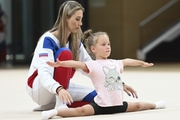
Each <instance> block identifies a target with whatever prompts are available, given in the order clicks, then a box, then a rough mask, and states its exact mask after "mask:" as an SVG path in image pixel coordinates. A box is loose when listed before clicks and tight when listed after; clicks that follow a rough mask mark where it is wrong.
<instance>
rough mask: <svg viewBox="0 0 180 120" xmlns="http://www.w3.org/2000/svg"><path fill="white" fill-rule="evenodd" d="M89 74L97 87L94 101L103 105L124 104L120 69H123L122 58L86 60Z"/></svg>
mask: <svg viewBox="0 0 180 120" xmlns="http://www.w3.org/2000/svg"><path fill="white" fill-rule="evenodd" d="M85 64H86V65H87V67H88V69H89V73H88V74H89V76H90V78H91V80H92V83H93V85H94V87H95V89H96V92H97V96H96V97H95V98H94V101H95V102H96V103H97V104H98V105H99V106H102V107H107V106H118V105H122V104H123V85H122V80H121V77H120V71H123V68H124V66H123V63H122V61H121V60H112V59H106V60H96V61H88V62H85Z"/></svg>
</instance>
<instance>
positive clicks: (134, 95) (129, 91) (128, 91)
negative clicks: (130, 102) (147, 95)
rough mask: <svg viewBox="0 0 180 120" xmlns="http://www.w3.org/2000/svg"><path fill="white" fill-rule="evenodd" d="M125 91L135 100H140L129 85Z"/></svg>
mask: <svg viewBox="0 0 180 120" xmlns="http://www.w3.org/2000/svg"><path fill="white" fill-rule="evenodd" d="M123 89H124V91H125V92H126V93H127V94H128V95H129V96H131V95H132V96H133V98H138V96H137V92H136V91H135V90H134V89H133V88H132V87H131V86H128V85H126V84H124V85H123Z"/></svg>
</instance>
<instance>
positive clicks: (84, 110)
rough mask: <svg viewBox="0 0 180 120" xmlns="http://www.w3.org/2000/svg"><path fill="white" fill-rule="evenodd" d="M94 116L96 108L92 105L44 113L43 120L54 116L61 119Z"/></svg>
mask: <svg viewBox="0 0 180 120" xmlns="http://www.w3.org/2000/svg"><path fill="white" fill-rule="evenodd" d="M90 115H94V108H93V107H92V106H91V105H84V106H82V107H77V108H64V109H58V110H56V109H53V110H49V111H43V112H42V118H43V119H49V118H52V117H54V116H61V117H78V116H90Z"/></svg>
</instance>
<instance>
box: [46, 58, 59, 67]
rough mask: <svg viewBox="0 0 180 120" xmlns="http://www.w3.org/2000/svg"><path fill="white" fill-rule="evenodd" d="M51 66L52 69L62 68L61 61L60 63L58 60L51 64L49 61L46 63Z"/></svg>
mask: <svg viewBox="0 0 180 120" xmlns="http://www.w3.org/2000/svg"><path fill="white" fill-rule="evenodd" d="M46 63H47V64H48V65H49V66H51V67H59V66H61V61H59V60H58V59H57V62H50V61H48V62H46Z"/></svg>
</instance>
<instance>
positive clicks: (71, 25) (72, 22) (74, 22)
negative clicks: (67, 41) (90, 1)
mask: <svg viewBox="0 0 180 120" xmlns="http://www.w3.org/2000/svg"><path fill="white" fill-rule="evenodd" d="M82 18H83V11H82V10H77V11H76V12H75V13H74V14H73V15H72V16H71V17H70V18H68V19H67V26H68V30H69V32H72V33H75V32H77V31H78V30H79V29H80V28H81V25H82Z"/></svg>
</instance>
